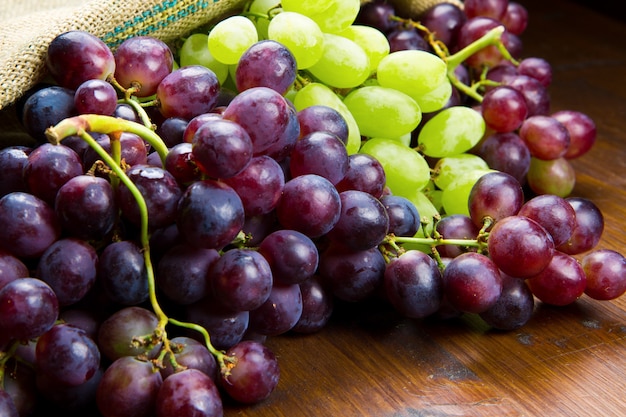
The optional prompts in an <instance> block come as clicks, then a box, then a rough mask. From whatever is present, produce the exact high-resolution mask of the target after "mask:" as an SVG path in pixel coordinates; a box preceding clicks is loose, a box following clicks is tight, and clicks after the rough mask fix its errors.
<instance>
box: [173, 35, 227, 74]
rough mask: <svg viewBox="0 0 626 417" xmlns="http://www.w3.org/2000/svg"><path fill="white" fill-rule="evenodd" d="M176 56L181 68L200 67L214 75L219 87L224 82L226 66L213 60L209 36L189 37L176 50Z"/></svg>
mask: <svg viewBox="0 0 626 417" xmlns="http://www.w3.org/2000/svg"><path fill="white" fill-rule="evenodd" d="M178 54H179V56H180V57H179V61H180V66H181V67H187V66H190V65H202V66H203V67H207V68H208V69H210V70H211V71H213V72H214V73H215V76H216V77H217V79H218V80H219V82H220V85H223V84H224V82H225V81H226V78H227V77H228V65H227V64H224V63H222V62H220V61H218V60H217V59H215V57H214V56H213V54H212V53H211V51H210V50H209V35H207V34H206V33H192V34H191V35H189V36H188V37H187V39H185V41H184V42H183V44H182V45H181V47H180V49H179V50H178Z"/></svg>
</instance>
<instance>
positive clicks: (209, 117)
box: [183, 111, 222, 143]
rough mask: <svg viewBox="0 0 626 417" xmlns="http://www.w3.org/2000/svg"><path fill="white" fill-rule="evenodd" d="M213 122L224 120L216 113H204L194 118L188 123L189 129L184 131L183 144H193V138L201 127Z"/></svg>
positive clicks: (186, 128)
mask: <svg viewBox="0 0 626 417" xmlns="http://www.w3.org/2000/svg"><path fill="white" fill-rule="evenodd" d="M213 120H222V115H221V114H219V113H216V112H214V111H211V112H208V113H202V114H199V115H197V116H194V117H193V118H192V119H191V120H189V121H188V122H187V127H185V130H183V142H188V143H192V142H193V137H194V136H195V134H196V132H197V131H198V129H200V127H201V126H202V125H203V124H205V123H207V122H211V121H213Z"/></svg>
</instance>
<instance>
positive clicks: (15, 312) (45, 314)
mask: <svg viewBox="0 0 626 417" xmlns="http://www.w3.org/2000/svg"><path fill="white" fill-rule="evenodd" d="M58 315H59V302H58V301H57V297H56V295H55V294H54V291H53V290H52V288H50V286H49V285H48V284H46V283H45V282H44V281H42V280H40V279H37V278H31V277H25V278H18V279H15V280H13V281H11V282H9V283H8V284H6V285H5V286H4V287H2V289H0V333H2V334H3V335H4V336H8V337H9V338H13V339H17V340H28V339H33V338H37V337H39V336H41V335H42V334H44V333H45V332H47V331H48V330H50V329H51V328H52V326H53V325H54V323H55V321H56V319H57V317H58Z"/></svg>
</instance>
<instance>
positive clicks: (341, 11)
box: [308, 0, 361, 33]
mask: <svg viewBox="0 0 626 417" xmlns="http://www.w3.org/2000/svg"><path fill="white" fill-rule="evenodd" d="M360 7H361V2H360V1H359V0H334V1H333V2H332V3H331V5H330V6H329V7H328V8H326V9H315V12H314V13H313V14H309V15H308V16H309V17H310V18H311V19H313V20H314V21H315V22H317V24H318V25H319V27H320V29H321V30H322V32H325V33H339V32H341V31H343V30H345V29H346V28H348V27H349V26H350V25H351V24H352V23H354V21H355V19H356V17H357V15H358V14H359V9H360Z"/></svg>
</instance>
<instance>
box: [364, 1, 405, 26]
mask: <svg viewBox="0 0 626 417" xmlns="http://www.w3.org/2000/svg"><path fill="white" fill-rule="evenodd" d="M395 16H396V11H395V9H394V6H393V5H392V4H391V3H388V2H386V1H370V2H367V3H363V4H362V5H361V9H360V10H359V13H358V14H357V17H356V18H355V23H356V24H362V25H367V26H371V27H373V28H375V29H378V30H379V31H381V32H383V33H387V32H389V31H390V30H391V29H393V28H394V27H395V25H396V22H395V21H394V20H392V17H395Z"/></svg>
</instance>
